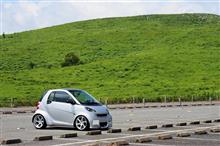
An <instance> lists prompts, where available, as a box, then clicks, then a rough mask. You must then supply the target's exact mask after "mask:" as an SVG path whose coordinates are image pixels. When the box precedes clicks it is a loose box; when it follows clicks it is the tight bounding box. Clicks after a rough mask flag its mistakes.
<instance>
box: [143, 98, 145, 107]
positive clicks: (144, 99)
mask: <svg viewBox="0 0 220 146" xmlns="http://www.w3.org/2000/svg"><path fill="white" fill-rule="evenodd" d="M143 105H144V107H145V98H143Z"/></svg>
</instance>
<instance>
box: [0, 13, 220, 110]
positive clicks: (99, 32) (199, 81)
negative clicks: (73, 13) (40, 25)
mask: <svg viewBox="0 0 220 146" xmlns="http://www.w3.org/2000/svg"><path fill="white" fill-rule="evenodd" d="M219 35H220V16H218V15H211V14H178V15H146V16H135V17H123V18H107V19H96V20H89V21H81V22H74V23H68V24H64V25H60V26H54V27H49V28H44V29H39V30H33V31H26V32H21V33H14V34H7V35H6V38H3V37H2V36H1V37H0V40H1V48H0V56H1V57H0V88H1V90H0V106H7V105H8V104H7V102H8V101H10V99H12V98H17V99H16V104H17V105H32V104H34V103H35V102H36V101H37V100H38V99H39V97H40V95H41V94H42V93H43V91H44V90H47V89H50V88H65V87H71V88H81V89H84V90H87V91H88V92H90V93H91V94H92V95H94V96H95V97H97V98H98V99H100V98H101V100H102V101H104V100H105V99H108V101H109V102H112V103H115V102H130V101H131V100H132V98H135V99H136V100H139V101H141V99H142V98H145V99H146V101H161V99H163V97H164V96H167V97H168V100H177V99H178V97H181V98H182V99H183V100H190V99H191V96H194V100H205V99H207V98H209V97H210V96H212V97H213V98H215V99H216V98H217V97H218V96H220V37H219ZM69 52H74V53H75V54H76V55H77V56H79V58H80V60H81V62H82V63H81V64H80V65H76V66H71V67H63V68H62V67H61V63H62V62H63V61H64V57H65V55H66V54H67V53H69ZM30 64H35V66H34V68H33V69H31V67H30Z"/></svg>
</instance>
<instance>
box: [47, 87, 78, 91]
mask: <svg viewBox="0 0 220 146" xmlns="http://www.w3.org/2000/svg"><path fill="white" fill-rule="evenodd" d="M69 90H79V91H82V90H81V89H74V88H60V89H50V90H49V91H69Z"/></svg>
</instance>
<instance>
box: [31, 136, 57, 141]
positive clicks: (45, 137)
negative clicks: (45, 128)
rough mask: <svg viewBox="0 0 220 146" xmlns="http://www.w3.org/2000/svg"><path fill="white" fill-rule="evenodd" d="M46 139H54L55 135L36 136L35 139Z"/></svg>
mask: <svg viewBox="0 0 220 146" xmlns="http://www.w3.org/2000/svg"><path fill="white" fill-rule="evenodd" d="M44 140H53V136H40V137H35V138H34V141H44Z"/></svg>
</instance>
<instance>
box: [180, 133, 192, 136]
mask: <svg viewBox="0 0 220 146" xmlns="http://www.w3.org/2000/svg"><path fill="white" fill-rule="evenodd" d="M176 136H177V137H189V136H191V134H190V133H177V135H176Z"/></svg>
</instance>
